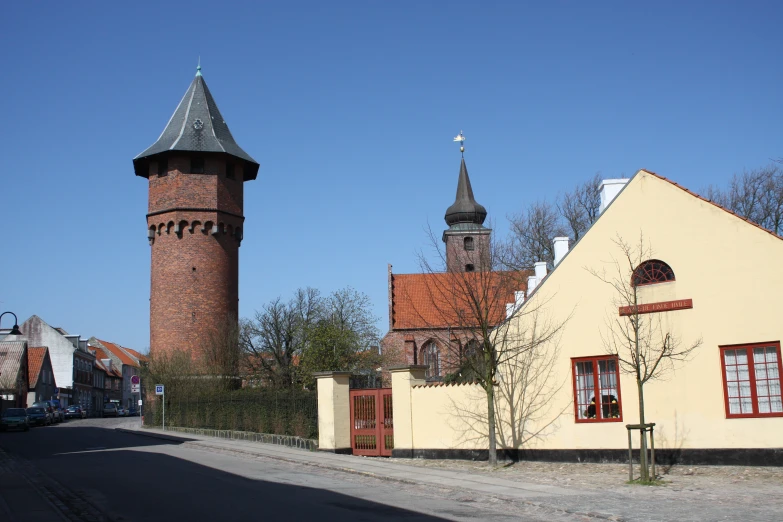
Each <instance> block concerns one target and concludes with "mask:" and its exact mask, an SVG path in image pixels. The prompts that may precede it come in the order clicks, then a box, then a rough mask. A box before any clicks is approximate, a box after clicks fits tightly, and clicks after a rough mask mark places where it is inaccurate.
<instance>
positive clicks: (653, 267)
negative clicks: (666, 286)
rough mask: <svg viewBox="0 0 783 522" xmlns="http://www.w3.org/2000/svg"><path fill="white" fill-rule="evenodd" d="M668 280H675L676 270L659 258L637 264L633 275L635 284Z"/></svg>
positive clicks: (649, 283)
mask: <svg viewBox="0 0 783 522" xmlns="http://www.w3.org/2000/svg"><path fill="white" fill-rule="evenodd" d="M668 281H674V270H672V267H670V266H669V265H667V264H666V263H664V262H663V261H660V260H658V259H650V260H649V261H645V262H644V263H642V264H641V265H639V266H637V267H636V270H634V271H633V276H631V284H632V285H633V286H644V285H654V284H656V283H666V282H668Z"/></svg>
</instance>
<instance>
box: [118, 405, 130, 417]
mask: <svg viewBox="0 0 783 522" xmlns="http://www.w3.org/2000/svg"><path fill="white" fill-rule="evenodd" d="M117 415H119V416H120V417H127V416H128V410H126V409H125V408H123V407H122V406H120V407H119V408H118V409H117Z"/></svg>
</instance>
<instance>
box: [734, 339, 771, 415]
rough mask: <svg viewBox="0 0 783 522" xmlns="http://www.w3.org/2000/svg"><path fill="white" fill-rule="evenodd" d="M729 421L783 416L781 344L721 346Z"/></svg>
mask: <svg viewBox="0 0 783 522" xmlns="http://www.w3.org/2000/svg"><path fill="white" fill-rule="evenodd" d="M720 351H721V365H722V368H723V387H724V395H725V403H726V417H728V418H735V417H779V416H783V396H781V389H780V375H781V373H783V367H781V358H780V342H774V343H760V344H749V345H741V346H721V347H720Z"/></svg>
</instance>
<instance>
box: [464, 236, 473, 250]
mask: <svg viewBox="0 0 783 522" xmlns="http://www.w3.org/2000/svg"><path fill="white" fill-rule="evenodd" d="M462 242H463V243H464V245H465V250H473V249H474V246H473V238H472V237H466V238H465V239H464V240H463V241H462Z"/></svg>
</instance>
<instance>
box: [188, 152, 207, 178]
mask: <svg viewBox="0 0 783 522" xmlns="http://www.w3.org/2000/svg"><path fill="white" fill-rule="evenodd" d="M190 173H191V174H204V157H203V156H193V157H192V158H190Z"/></svg>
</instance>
